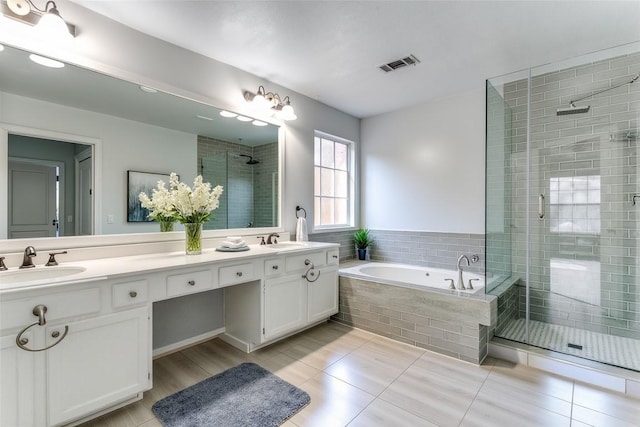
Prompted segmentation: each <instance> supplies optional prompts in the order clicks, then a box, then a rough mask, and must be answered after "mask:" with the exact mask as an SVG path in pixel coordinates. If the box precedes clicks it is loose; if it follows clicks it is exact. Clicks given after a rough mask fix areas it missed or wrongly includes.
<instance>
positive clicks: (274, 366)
mask: <svg viewBox="0 0 640 427" xmlns="http://www.w3.org/2000/svg"><path fill="white" fill-rule="evenodd" d="M259 364H260V366H262V367H263V368H265V369H267V370H268V371H270V372H272V373H274V374H276V375H277V376H279V377H280V378H282V379H283V380H285V381H287V382H289V383H291V384H293V385H295V386H300V384H302V383H304V382H305V381H307V380H308V379H310V378H311V377H313V376H315V375H317V374H318V373H319V372H320V371H319V370H318V369H316V368H314V367H312V366H309V365H307V364H305V363H303V362H301V361H299V360H296V359H293V358H292V357H289V356H287V355H286V354H282V353H279V354H278V355H276V356H274V357H271V358H270V359H267V360H264V361H262V362H260V363H259Z"/></svg>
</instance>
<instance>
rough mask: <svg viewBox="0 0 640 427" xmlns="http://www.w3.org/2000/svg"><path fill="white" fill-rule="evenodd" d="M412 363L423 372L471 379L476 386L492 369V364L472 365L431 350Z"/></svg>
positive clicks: (459, 378)
mask: <svg viewBox="0 0 640 427" xmlns="http://www.w3.org/2000/svg"><path fill="white" fill-rule="evenodd" d="M413 365H414V366H415V367H416V368H420V369H422V370H424V371H425V372H433V373H436V374H439V375H443V376H446V377H448V378H449V379H450V380H452V381H454V380H461V381H472V382H474V383H477V384H478V386H479V385H480V384H482V382H483V381H484V380H485V379H486V378H487V376H489V373H490V372H491V369H492V365H474V364H472V363H468V362H464V361H462V360H457V359H454V358H452V357H448V356H443V355H442V354H438V353H434V352H431V351H426V352H425V353H424V354H423V355H422V356H421V357H420V358H419V359H418V360H416V361H415V363H414V364H413Z"/></svg>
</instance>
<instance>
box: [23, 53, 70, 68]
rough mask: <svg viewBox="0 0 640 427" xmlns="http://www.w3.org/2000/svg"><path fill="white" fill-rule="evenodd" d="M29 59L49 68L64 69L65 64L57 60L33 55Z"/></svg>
mask: <svg viewBox="0 0 640 427" xmlns="http://www.w3.org/2000/svg"><path fill="white" fill-rule="evenodd" d="M29 59H30V60H32V61H33V62H35V63H36V64H40V65H43V66H45V67H49V68H62V67H64V62H60V61H56V60H55V59H51V58H46V57H44V56H40V55H36V54H35V53H32V54H31V55H29Z"/></svg>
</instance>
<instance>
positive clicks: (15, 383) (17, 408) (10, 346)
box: [0, 332, 44, 427]
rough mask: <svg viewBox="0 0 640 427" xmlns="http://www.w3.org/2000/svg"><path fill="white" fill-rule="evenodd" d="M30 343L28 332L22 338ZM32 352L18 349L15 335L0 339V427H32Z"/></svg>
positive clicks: (34, 413)
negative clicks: (0, 426)
mask: <svg viewBox="0 0 640 427" xmlns="http://www.w3.org/2000/svg"><path fill="white" fill-rule="evenodd" d="M22 336H23V337H24V338H26V339H28V340H29V341H32V340H33V336H32V334H31V332H27V333H25V334H23V335H22ZM35 357H36V354H35V353H30V352H27V351H24V350H20V349H18V346H17V345H16V336H15V334H11V335H9V336H5V337H2V338H0V378H2V380H1V381H0V425H2V426H21V427H22V426H24V427H28V426H36V425H38V422H37V421H36V418H37V417H36V411H37V409H39V407H44V405H37V404H36V393H35V384H36V380H35V372H36V368H35Z"/></svg>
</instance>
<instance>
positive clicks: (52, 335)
mask: <svg viewBox="0 0 640 427" xmlns="http://www.w3.org/2000/svg"><path fill="white" fill-rule="evenodd" d="M59 336H60V332H58V331H53V332H51V337H52V338H58V337H59Z"/></svg>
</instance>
